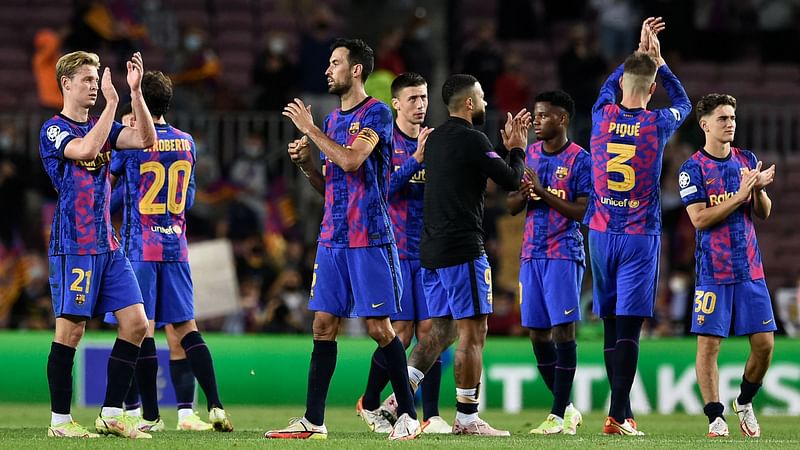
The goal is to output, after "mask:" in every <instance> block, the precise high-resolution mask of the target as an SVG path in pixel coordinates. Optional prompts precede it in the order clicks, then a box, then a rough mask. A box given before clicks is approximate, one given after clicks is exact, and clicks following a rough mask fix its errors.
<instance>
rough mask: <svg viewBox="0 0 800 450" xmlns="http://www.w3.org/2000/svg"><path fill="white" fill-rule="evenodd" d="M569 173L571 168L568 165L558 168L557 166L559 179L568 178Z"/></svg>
mask: <svg viewBox="0 0 800 450" xmlns="http://www.w3.org/2000/svg"><path fill="white" fill-rule="evenodd" d="M568 175H569V169H567V168H566V167H564V166H558V168H556V178H558V179H559V180H563V179H564V178H567V176H568Z"/></svg>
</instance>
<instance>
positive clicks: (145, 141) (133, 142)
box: [116, 52, 156, 149]
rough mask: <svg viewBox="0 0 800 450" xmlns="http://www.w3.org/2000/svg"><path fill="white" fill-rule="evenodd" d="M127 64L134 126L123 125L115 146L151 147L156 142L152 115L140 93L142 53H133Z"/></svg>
mask: <svg viewBox="0 0 800 450" xmlns="http://www.w3.org/2000/svg"><path fill="white" fill-rule="evenodd" d="M127 66H128V86H130V88H131V108H132V109H133V113H134V115H135V117H136V126H135V127H125V128H123V129H122V131H120V133H119V136H118V137H117V144H116V148H119V149H127V148H133V149H141V148H148V147H152V146H153V145H154V144H155V143H156V127H155V125H154V124H153V117H152V116H151V115H150V111H149V110H148V109H147V105H146V104H145V102H144V95H143V94H142V75H143V74H144V64H143V63H142V54H141V53H139V52H136V53H134V54H133V58H131V60H130V61H128V64H127Z"/></svg>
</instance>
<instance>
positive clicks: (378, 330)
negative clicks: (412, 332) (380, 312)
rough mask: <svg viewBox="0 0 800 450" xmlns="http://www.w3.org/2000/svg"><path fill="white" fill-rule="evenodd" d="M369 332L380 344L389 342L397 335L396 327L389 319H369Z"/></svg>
mask: <svg viewBox="0 0 800 450" xmlns="http://www.w3.org/2000/svg"><path fill="white" fill-rule="evenodd" d="M367 334H369V337H371V338H372V339H373V340H375V342H377V343H378V344H380V345H386V344H388V343H389V342H390V341H391V340H392V339H394V337H395V333H394V329H393V328H392V326H391V325H390V324H389V321H388V320H379V319H371V320H367Z"/></svg>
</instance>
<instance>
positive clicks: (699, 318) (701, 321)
mask: <svg viewBox="0 0 800 450" xmlns="http://www.w3.org/2000/svg"><path fill="white" fill-rule="evenodd" d="M704 323H706V316H704V315H702V314H698V316H697V324H698V325H702V324H704Z"/></svg>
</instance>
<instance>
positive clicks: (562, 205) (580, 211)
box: [525, 170, 589, 221]
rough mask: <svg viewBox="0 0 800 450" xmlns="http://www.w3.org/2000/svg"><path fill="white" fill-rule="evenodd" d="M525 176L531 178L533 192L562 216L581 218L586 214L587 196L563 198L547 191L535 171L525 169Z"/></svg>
mask: <svg viewBox="0 0 800 450" xmlns="http://www.w3.org/2000/svg"><path fill="white" fill-rule="evenodd" d="M525 176H526V177H527V178H529V179H530V180H531V184H532V185H533V187H532V189H533V193H534V194H536V195H538V196H539V197H540V198H541V199H542V201H543V202H545V203H547V204H548V205H549V206H550V207H551V208H553V209H555V210H556V211H558V212H559V213H561V215H562V216H564V217H567V218H569V219H572V220H579V221H580V220H583V216H584V215H585V214H586V206H587V205H588V204H589V201H588V198H589V197H588V196H586V195H582V196H579V197H577V198H576V199H575V201H574V202H571V201H569V200H564V199H562V198H561V197H559V196H557V195H553V193H552V192H550V191H548V190H547V188H545V187H544V185H542V182H541V181H540V180H539V176H538V175H537V174H536V172H534V171H532V170H531V171H527V170H526V172H525Z"/></svg>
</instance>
